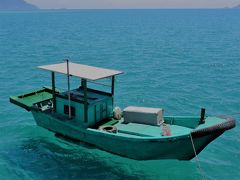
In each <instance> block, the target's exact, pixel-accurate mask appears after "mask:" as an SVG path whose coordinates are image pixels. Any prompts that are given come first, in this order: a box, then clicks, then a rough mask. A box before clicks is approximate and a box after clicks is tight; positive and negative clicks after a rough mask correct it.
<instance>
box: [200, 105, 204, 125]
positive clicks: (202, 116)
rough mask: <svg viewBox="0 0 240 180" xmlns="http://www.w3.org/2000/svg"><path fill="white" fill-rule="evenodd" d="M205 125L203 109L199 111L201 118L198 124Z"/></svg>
mask: <svg viewBox="0 0 240 180" xmlns="http://www.w3.org/2000/svg"><path fill="white" fill-rule="evenodd" d="M204 123H205V108H202V109H201V117H200V122H199V124H204Z"/></svg>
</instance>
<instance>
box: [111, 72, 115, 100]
mask: <svg viewBox="0 0 240 180" xmlns="http://www.w3.org/2000/svg"><path fill="white" fill-rule="evenodd" d="M114 81H115V76H112V95H114V84H115V83H114Z"/></svg>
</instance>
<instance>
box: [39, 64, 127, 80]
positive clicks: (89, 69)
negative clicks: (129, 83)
mask: <svg viewBox="0 0 240 180" xmlns="http://www.w3.org/2000/svg"><path fill="white" fill-rule="evenodd" d="M38 68H40V69H44V70H48V71H52V72H58V73H62V74H67V63H59V64H51V65H44V66H38ZM122 73H123V72H121V71H116V70H111V69H105V68H99V67H94V66H87V65H83V64H76V63H71V62H69V74H70V75H72V76H76V77H80V78H83V79H87V80H93V81H94V80H98V79H103V78H107V77H111V76H115V75H118V74H122Z"/></svg>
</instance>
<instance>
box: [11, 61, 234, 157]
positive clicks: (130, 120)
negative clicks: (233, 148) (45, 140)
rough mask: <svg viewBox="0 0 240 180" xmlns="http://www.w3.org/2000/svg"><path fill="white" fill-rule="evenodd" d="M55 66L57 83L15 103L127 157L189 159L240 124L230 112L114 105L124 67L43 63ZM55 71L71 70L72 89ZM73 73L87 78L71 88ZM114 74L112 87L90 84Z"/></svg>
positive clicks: (60, 130) (63, 131)
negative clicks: (184, 112) (167, 111)
mask: <svg viewBox="0 0 240 180" xmlns="http://www.w3.org/2000/svg"><path fill="white" fill-rule="evenodd" d="M39 68H41V69H44V70H47V71H50V72H51V76H52V87H51V88H49V87H43V88H40V89H37V90H35V91H32V92H30V93H26V94H23V95H18V96H11V97H10V102H12V103H13V104H16V105H18V106H20V107H22V108H24V109H26V110H27V111H31V112H32V114H33V117H34V119H35V120H36V123H37V125H39V126H41V127H43V128H46V129H48V130H50V131H52V132H54V133H56V134H59V135H62V136H65V137H68V138H71V139H74V140H78V141H83V142H86V143H89V144H92V145H94V146H96V147H98V148H100V149H102V150H105V151H108V152H111V153H114V154H118V155H121V156H124V157H128V158H132V159H138V160H149V159H179V160H189V159H191V158H193V157H195V156H196V155H197V154H198V153H200V152H201V151H202V150H203V149H204V148H205V147H206V146H207V145H208V144H209V143H210V142H211V141H213V140H214V139H216V138H217V137H218V136H220V135H221V134H222V133H223V132H224V131H226V130H228V129H231V128H233V127H235V120H234V119H232V118H225V117H205V109H202V111H201V115H199V116H164V115H163V110H162V109H159V108H146V107H132V106H131V107H127V108H125V109H124V111H123V115H122V114H121V111H120V110H119V109H118V108H117V109H116V108H114V84H115V76H117V75H119V74H122V72H121V71H116V70H110V69H104V68H97V67H93V66H86V65H81V64H76V63H70V62H69V61H68V60H67V61H66V62H64V63H60V64H52V65H45V66H39ZM55 73H62V74H66V75H67V78H68V91H63V92H61V91H59V90H57V89H56V88H55ZM70 76H76V77H78V78H80V79H81V85H80V87H77V88H75V89H71V90H70V81H69V79H70ZM104 78H110V82H111V86H110V87H111V88H110V92H107V91H102V90H97V89H93V88H89V87H88V83H92V82H95V83H96V81H97V80H100V79H104Z"/></svg>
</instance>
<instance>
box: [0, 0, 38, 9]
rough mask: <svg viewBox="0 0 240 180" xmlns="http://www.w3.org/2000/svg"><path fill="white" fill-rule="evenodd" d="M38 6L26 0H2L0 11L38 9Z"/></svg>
mask: <svg viewBox="0 0 240 180" xmlns="http://www.w3.org/2000/svg"><path fill="white" fill-rule="evenodd" d="M37 9H38V7H37V6H35V5H32V4H30V3H27V2H26V1H24V0H0V11H25V10H37Z"/></svg>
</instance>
